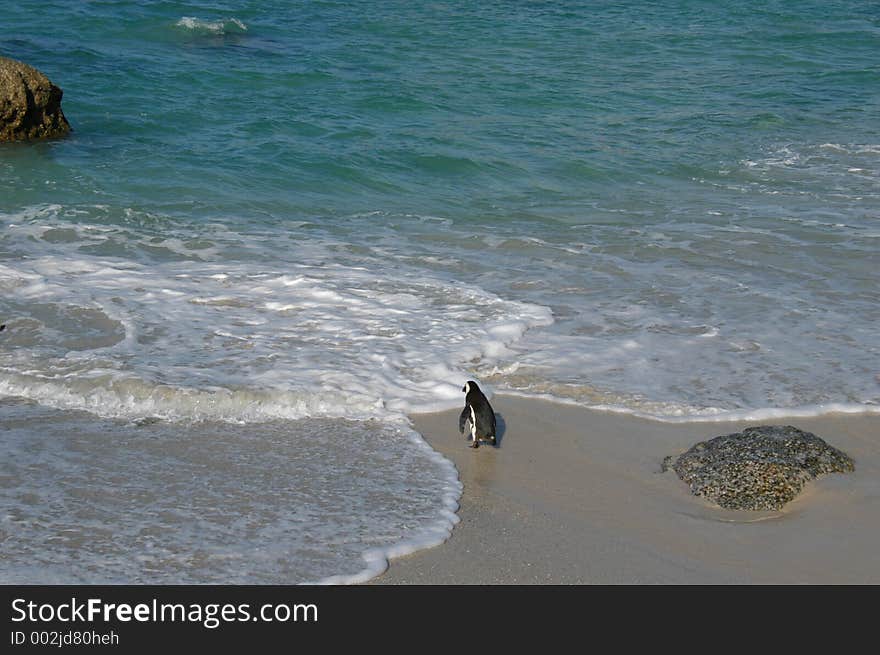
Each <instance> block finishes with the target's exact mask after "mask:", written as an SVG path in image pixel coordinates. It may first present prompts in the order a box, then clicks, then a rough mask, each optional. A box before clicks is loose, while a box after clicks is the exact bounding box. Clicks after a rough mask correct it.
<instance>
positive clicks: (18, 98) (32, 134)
mask: <svg viewBox="0 0 880 655" xmlns="http://www.w3.org/2000/svg"><path fill="white" fill-rule="evenodd" d="M61 96H62V91H61V89H59V88H58V87H57V86H55V85H54V84H52V82H50V81H49V79H48V78H47V77H46V76H45V75H43V74H42V73H41V72H40V71H38V70H37V69H35V68H32V67H30V66H28V65H27V64H23V63H22V62H20V61H16V60H14V59H7V58H6V57H0V142H3V141H24V140H28V139H47V138H52V137H58V136H63V135H65V134H67V133H68V132H69V131H70V124H69V123H68V122H67V119H66V118H65V117H64V113H63V112H62V111H61Z"/></svg>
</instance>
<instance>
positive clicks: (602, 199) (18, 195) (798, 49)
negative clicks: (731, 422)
mask: <svg viewBox="0 0 880 655" xmlns="http://www.w3.org/2000/svg"><path fill="white" fill-rule="evenodd" d="M7 5H8V6H5V7H4V11H3V19H2V22H0V55H3V56H9V57H14V58H17V59H21V60H24V61H26V62H28V63H30V64H31V65H33V66H35V67H37V68H39V69H40V70H42V71H43V72H44V73H46V74H47V75H48V76H49V77H50V78H51V79H52V80H53V81H54V82H55V83H56V84H58V85H60V86H61V87H62V88H63V89H64V102H63V107H64V111H65V114H66V115H67V117H68V119H69V120H70V122H71V124H72V125H73V128H74V132H73V133H72V134H71V136H70V137H69V138H66V139H63V140H59V141H54V142H49V143H39V144H13V145H5V146H3V147H2V148H0V289H2V293H0V322H5V323H6V324H7V325H8V328H7V330H6V332H4V333H3V334H2V335H0V336H2V340H0V396H2V398H3V400H2V402H0V424H5V427H2V428H0V429H2V430H3V431H2V432H0V436H2V438H0V450H2V451H3V453H4V457H3V458H2V461H3V464H2V465H0V466H2V467H3V468H2V475H3V486H2V489H3V492H2V493H3V496H4V500H5V501H6V502H5V505H6V508H7V509H5V514H4V517H3V518H2V521H0V547H2V549H3V555H4V557H3V558H2V560H0V561H2V564H0V579H3V580H4V581H35V582H42V581H70V582H103V581H112V582H124V581H136V582H227V581H230V582H233V581H234V582H249V581H250V582H279V583H286V582H298V581H314V580H327V579H332V580H354V579H358V578H362V577H367V576H369V575H372V574H375V573H376V572H377V571H379V570H381V568H382V566H384V561H385V557H386V556H387V555H389V554H393V553H395V552H405V551H407V550H410V549H412V548H417V547H420V546H424V545H428V544H431V543H437V542H438V541H441V540H442V539H443V538H445V536H446V535H447V534H448V532H449V530H450V529H451V527H452V525H453V524H454V522H455V520H456V518H455V515H454V509H455V507H456V501H457V498H458V495H459V493H460V486H459V485H458V482H457V479H456V476H455V471H454V469H453V468H452V467H451V465H450V464H449V463H448V462H447V461H446V460H444V459H443V458H441V457H439V456H438V455H437V454H436V453H434V452H433V451H431V449H430V448H428V447H427V446H426V445H425V444H424V442H423V441H422V440H421V439H420V437H419V436H418V435H416V434H415V433H413V432H412V430H411V428H410V427H409V424H408V422H407V420H406V418H405V416H406V414H407V413H410V412H416V411H425V410H433V409H442V408H449V407H457V406H459V405H460V404H461V403H462V394H461V393H460V387H461V385H462V383H463V382H464V381H465V380H466V379H468V378H474V379H478V380H480V381H481V382H483V383H484V386H486V387H487V388H488V389H489V390H492V391H496V392H497V391H507V392H516V393H523V394H535V395H543V396H550V397H554V398H557V399H560V400H565V401H567V402H576V403H580V404H583V405H586V406H593V407H604V408H612V409H615V410H617V411H624V412H631V413H635V414H640V415H648V416H654V417H658V418H662V419H664V420H705V419H711V418H718V417H750V418H754V419H756V420H757V419H760V418H762V417H767V416H773V415H808V414H819V413H825V412H829V411H848V412H877V411H880V410H878V408H880V336H878V331H877V329H876V325H877V324H878V323H880V285H878V270H880V63H878V62H880V5H878V4H877V3H865V2H845V1H837V2H834V1H832V2H822V3H819V2H801V3H783V2H769V3H768V2H760V3H759V2H728V1H726V0H725V1H722V2H716V3H704V2H697V1H692V2H691V1H683V2H674V3H673V2H654V3H605V2H552V3H551V2H483V3H465V2H422V1H414V2H368V1H363V2H353V3H342V2H271V1H270V2H219V3H218V2H213V3H207V2H204V3H201V2H195V3H192V2H190V3H187V2H129V3H116V2H73V1H72V0H71V1H64V2H40V3H35V2H28V1H22V2H18V3H7ZM35 426H38V427H35ZM455 427H456V426H454V425H451V426H450V429H451V430H452V429H455ZM463 447H464V443H463ZM49 507H51V508H52V510H51V511H48V510H47V508H49ZM335 576H340V577H335Z"/></svg>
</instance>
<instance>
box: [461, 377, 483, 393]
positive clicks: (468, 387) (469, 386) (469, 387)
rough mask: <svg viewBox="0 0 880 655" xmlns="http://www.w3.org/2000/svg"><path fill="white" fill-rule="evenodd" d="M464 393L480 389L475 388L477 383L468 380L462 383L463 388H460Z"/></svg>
mask: <svg viewBox="0 0 880 655" xmlns="http://www.w3.org/2000/svg"><path fill="white" fill-rule="evenodd" d="M461 390H462V391H464V392H465V393H470V392H471V391H472V390H477V391H479V390H480V387H478V386H477V383H476V382H474V381H473V380H468V381H467V382H465V383H464V386H463V387H462V388H461Z"/></svg>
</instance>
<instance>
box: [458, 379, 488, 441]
mask: <svg viewBox="0 0 880 655" xmlns="http://www.w3.org/2000/svg"><path fill="white" fill-rule="evenodd" d="M461 390H462V391H463V392H464V393H465V394H466V395H465V397H464V409H463V410H461V415H460V416H459V417H458V431H459V432H461V433H462V434H465V433H467V435H468V441H470V442H471V444H470V446H471V448H479V447H480V441H481V440H485V441H488V442H489V443H491V444H492V445H493V446H494V445H496V443H497V441H496V439H495V411H494V410H493V409H492V405H490V404H489V401H488V400H487V399H486V396H484V395H483V392H482V391H480V387H478V386H477V383H476V382H474V381H473V380H468V381H467V382H465V383H464V386H463V387H462V389H461Z"/></svg>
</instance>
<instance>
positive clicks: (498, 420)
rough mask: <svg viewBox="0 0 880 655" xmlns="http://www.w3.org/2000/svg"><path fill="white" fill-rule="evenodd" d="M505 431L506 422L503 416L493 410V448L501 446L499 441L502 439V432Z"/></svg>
mask: <svg viewBox="0 0 880 655" xmlns="http://www.w3.org/2000/svg"><path fill="white" fill-rule="evenodd" d="M505 432H507V423H505V422H504V417H503V416H502V415H501V414H499V413H498V412H495V445H494V446H492V447H493V448H501V442H502V440H503V439H504V433H505Z"/></svg>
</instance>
